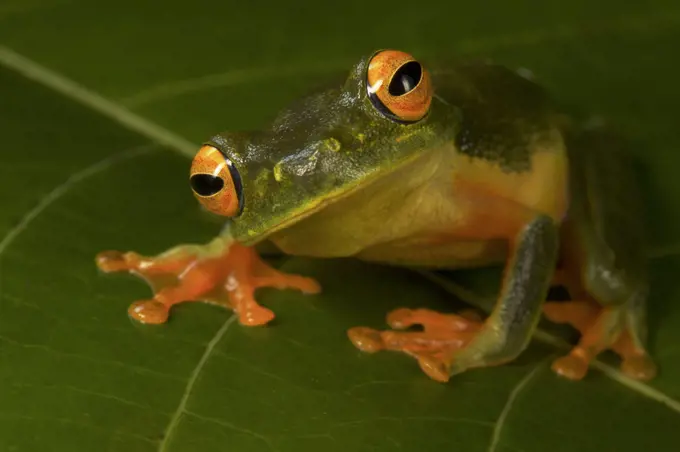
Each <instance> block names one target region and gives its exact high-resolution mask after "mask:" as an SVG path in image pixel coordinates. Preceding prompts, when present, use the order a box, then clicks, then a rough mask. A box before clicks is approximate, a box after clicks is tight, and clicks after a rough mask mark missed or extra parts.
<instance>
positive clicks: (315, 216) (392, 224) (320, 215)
mask: <svg viewBox="0 0 680 452" xmlns="http://www.w3.org/2000/svg"><path fill="white" fill-rule="evenodd" d="M370 61H371V57H367V58H364V59H362V60H361V61H360V62H359V63H358V64H357V65H356V66H355V67H354V68H353V69H352V70H351V72H350V73H349V76H348V77H347V79H346V80H345V82H344V83H342V84H339V85H338V86H336V87H333V88H330V89H326V90H322V91H319V92H317V93H314V94H311V95H310V96H308V97H306V98H304V99H302V100H300V101H299V102H297V103H295V104H294V105H292V106H291V107H289V108H287V109H284V110H283V111H282V112H281V113H280V114H279V115H278V117H277V118H276V119H275V120H274V121H273V123H272V124H270V125H269V126H268V127H266V128H265V129H263V130H262V131H259V132H254V133H249V134H243V133H222V134H219V135H216V136H214V137H213V138H211V139H210V140H208V141H207V142H206V143H205V144H206V145H207V146H210V147H212V148H215V149H217V150H218V151H219V152H221V153H222V154H223V155H224V158H225V159H228V160H229V161H230V162H231V163H233V165H234V167H235V168H236V169H237V170H238V173H239V175H240V179H241V181H242V190H243V191H242V193H241V196H242V199H243V206H242V210H241V211H240V214H239V216H238V217H236V218H233V219H231V220H230V223H229V227H228V236H229V240H232V239H233V240H235V241H236V242H237V243H238V245H237V244H234V248H233V249H232V248H230V247H228V246H223V247H222V248H218V249H217V251H215V250H213V251H212V252H210V253H204V252H197V253H194V256H195V259H193V260H192V259H191V258H189V259H188V260H186V261H182V262H184V263H185V268H181V267H182V265H179V266H178V268H174V267H173V269H172V272H175V274H176V275H177V278H176V282H175V284H178V285H179V286H180V287H185V286H186V285H191V284H198V283H195V282H188V281H185V280H183V279H182V278H183V277H184V276H183V275H185V274H192V272H188V273H187V271H186V270H187V269H189V268H193V267H192V266H198V267H199V268H213V267H214V268H219V271H217V270H215V271H211V272H207V273H206V272H204V273H201V278H198V279H197V280H199V281H201V284H203V285H204V286H205V287H208V288H210V290H213V289H215V288H216V287H220V285H228V286H229V287H230V291H229V293H230V294H231V293H233V294H238V293H242V292H243V291H239V290H238V288H239V287H244V288H247V290H246V291H247V292H248V293H249V294H250V295H249V296H250V297H251V298H252V296H251V295H252V290H251V289H252V288H253V287H254V285H253V280H252V275H250V274H249V273H248V271H244V267H243V265H240V264H239V262H237V261H234V260H230V259H229V258H228V257H227V256H229V255H230V253H232V252H234V253H236V251H238V253H240V254H244V255H247V256H250V257H248V259H249V262H255V258H254V257H253V256H252V255H250V254H248V253H249V252H247V251H245V250H246V249H249V248H247V247H250V246H253V245H257V244H259V243H262V241H264V240H266V239H269V240H271V241H272V242H273V243H274V244H275V245H276V246H277V247H278V248H279V249H281V250H282V251H283V252H285V253H288V254H293V255H305V256H315V257H344V256H354V257H357V258H360V259H366V260H370V261H379V262H385V263H389V264H394V265H407V266H419V267H428V268H446V269H455V268H460V267H475V266H480V265H488V264H492V263H505V276H504V281H503V286H502V289H501V293H500V294H499V299H498V302H497V303H496V305H495V306H494V307H493V309H491V310H490V312H489V316H488V318H487V319H485V320H484V321H481V320H479V319H476V318H474V316H469V315H468V316H466V315H455V314H450V315H444V314H439V313H433V312H421V311H413V312H410V311H407V310H406V311H405V310H397V311H395V312H394V313H392V314H391V315H388V323H390V325H391V326H392V327H393V328H396V329H403V328H408V327H410V326H411V325H417V324H420V325H423V326H424V327H425V330H424V331H423V332H407V331H384V332H379V331H376V330H372V329H370V328H364V327H360V328H357V329H353V330H351V331H350V332H349V336H350V339H351V340H352V341H353V342H354V344H355V345H356V346H357V347H359V348H361V349H364V350H366V351H376V350H379V349H390V350H401V351H404V352H406V353H408V354H410V355H413V356H415V357H416V358H417V359H418V361H419V363H420V365H421V368H422V369H423V370H424V371H425V372H426V373H427V374H428V375H430V376H431V377H432V378H434V379H436V380H439V381H446V380H448V378H449V377H450V376H451V375H455V374H457V373H460V372H463V371H465V370H467V369H470V368H475V367H483V366H489V365H497V364H502V363H505V362H508V361H510V360H512V359H514V358H515V357H516V356H517V355H518V354H519V353H521V351H522V350H523V349H524V348H525V347H526V345H527V343H528V341H529V338H530V336H531V334H532V332H533V329H534V328H535V325H536V322H537V320H538V317H539V315H540V313H541V309H542V305H543V301H544V299H545V297H546V294H547V290H548V288H549V286H550V284H551V283H553V282H555V277H554V273H555V271H556V269H558V268H557V267H558V266H559V272H560V274H561V275H563V277H562V278H561V281H560V283H562V284H564V285H566V286H567V287H568V289H569V291H570V293H571V295H572V297H573V298H574V301H573V302H572V303H571V304H564V305H555V304H552V303H551V304H549V305H548V306H546V309H545V313H546V314H547V315H548V317H549V318H552V319H554V320H556V321H560V322H568V323H571V324H573V325H574V326H575V327H576V328H578V329H580V330H581V331H582V332H583V338H582V340H581V343H580V344H579V345H578V346H577V347H576V348H575V349H574V351H573V352H572V353H571V354H570V355H569V356H567V357H565V358H563V359H561V360H560V361H558V362H556V363H555V366H554V368H555V370H556V371H557V372H558V373H560V374H561V375H564V376H566V377H569V378H575V379H578V378H582V377H583V376H584V375H585V370H586V369H587V365H588V363H589V361H590V360H591V359H593V358H594V357H595V356H596V355H597V354H598V353H599V352H601V351H603V350H605V349H608V348H613V349H614V350H616V351H617V352H619V353H620V354H621V355H622V356H623V358H624V370H626V371H628V373H629V374H630V375H631V376H634V377H636V378H651V376H653V375H654V373H655V369H654V367H653V363H652V362H651V360H650V359H649V358H648V356H647V354H646V352H645V349H644V341H645V337H644V336H645V334H644V324H645V321H644V303H645V300H646V295H647V289H646V287H647V286H646V279H645V278H646V276H645V273H644V271H643V270H642V269H643V267H644V254H643V253H642V249H643V248H642V246H643V244H642V240H641V237H642V236H641V234H640V231H641V229H640V228H639V227H638V226H639V225H638V224H637V222H636V220H635V218H631V216H633V217H634V216H635V215H636V213H628V212H626V211H625V209H623V208H622V206H624V205H625V199H627V198H628V197H629V195H630V193H629V192H627V191H621V189H622V187H621V186H620V185H619V182H618V179H620V178H621V177H623V176H626V177H628V176H629V173H628V171H630V169H627V168H626V167H625V165H624V164H619V163H617V162H620V161H621V160H617V159H618V158H619V156H618V154H616V153H610V150H609V147H608V145H607V144H606V143H597V144H596V145H595V146H594V148H592V149H590V148H589V149H586V148H585V144H586V142H587V143H589V144H592V143H591V141H588V140H585V142H584V140H583V137H584V135H580V134H578V133H574V132H572V131H569V132H566V131H565V130H564V129H562V124H563V117H562V116H561V115H558V114H557V113H555V112H554V111H553V109H552V106H551V104H550V102H549V100H548V98H547V96H546V95H545V93H544V92H543V90H542V89H541V88H540V87H538V86H537V85H535V84H534V83H532V82H530V81H528V80H526V79H524V78H522V77H520V76H518V75H516V74H515V73H514V72H512V71H510V70H508V69H506V68H503V67H500V66H496V65H491V64H485V63H470V64H459V65H455V66H451V67H446V68H437V67H434V68H433V70H432V77H431V79H432V83H433V87H434V97H433V98H432V103H431V105H430V107H429V112H428V114H427V115H426V116H425V117H424V118H422V119H421V120H419V121H417V122H414V123H408V124H405V123H402V122H398V121H395V120H394V118H391V117H388V115H385V114H383V113H381V109H379V108H376V107H375V105H374V103H373V102H372V101H371V100H370V98H369V96H368V91H369V89H368V88H369V87H368V86H367V75H366V74H367V70H370V69H369V64H370ZM426 68H427V66H426ZM565 134H566V135H565ZM565 136H569V137H573V140H572V141H571V142H570V143H569V144H570V145H571V146H573V149H568V147H567V146H565V139H564V137H565ZM580 146H584V147H583V150H579V149H580V148H579V147H580ZM612 152H613V151H612ZM612 160H613V161H612ZM601 173H606V174H605V176H604V177H602V175H601ZM570 182H571V184H570ZM631 187H634V183H633V182H631V183H630V185H629V186H628V187H623V189H624V190H633V192H634V191H635V190H634V189H633V188H631ZM208 202H209V200H207V199H206V201H205V202H204V204H206V205H207V203H208ZM613 225H616V226H613ZM619 229H622V231H620V230H619ZM560 241H561V242H562V243H561V250H562V253H561V254H559V250H560ZM178 249H182V250H183V249H184V248H181V247H180V248H178ZM564 251H568V252H564ZM179 254H182V253H179ZM185 254H186V253H184V254H182V258H183V259H184V258H186V256H185ZM170 255H174V254H173V253H170ZM107 256H108V257H111V256H114V257H115V256H119V255H116V254H105V255H103V257H104V258H106V257H107ZM163 256H166V255H161V256H159V259H162V258H163ZM612 256H614V258H613V259H612ZM210 259H212V260H213V261H214V260H215V259H217V260H220V262H222V261H221V259H223V262H224V265H225V266H224V268H223V267H220V266H217V267H215V266H213V267H211V266H210V265H208V264H204V262H205V261H206V260H210ZM166 260H167V259H166ZM100 262H106V259H103V260H101V259H100ZM153 262H154V259H149V260H148V264H147V265H151V266H152V265H153ZM100 267H101V265H100ZM105 267H106V266H105ZM107 268H108V269H109V270H111V269H114V270H128V271H134V270H135V268H134V266H127V267H126V266H125V265H117V266H116V265H113V266H111V265H109V266H108V267H107ZM163 268H168V269H169V268H170V267H167V266H165V267H163ZM248 268H249V267H248ZM137 269H138V268H137ZM246 270H247V269H246ZM267 271H268V272H269V271H270V270H267ZM193 273H196V272H193ZM612 275H613V276H612ZM299 278H300V277H299V276H296V275H278V276H277V278H276V282H275V283H272V284H273V285H279V286H282V287H283V286H292V287H297V288H299V289H301V290H304V291H308V292H312V291H314V290H316V289H318V287H315V286H313V285H310V283H309V281H305V280H300V279H299ZM608 278H609V279H608ZM206 281H208V282H209V283H208V284H206ZM270 283H271V281H270ZM234 288H236V289H234ZM163 290H164V289H163V288H158V289H157V291H156V295H155V297H154V300H155V301H154V303H161V304H163V306H164V307H165V309H166V310H167V309H169V306H171V305H172V304H174V303H177V302H179V301H180V300H179V299H178V298H177V297H175V298H173V300H172V303H170V302H168V301H167V300H165V298H163V296H162V293H163ZM253 290H254V289H253ZM180 292H181V291H180ZM186 292H187V293H190V294H191V296H192V297H193V298H192V299H201V297H205V296H206V292H205V291H201V290H188V291H186ZM175 293H177V291H175ZM230 296H231V295H230ZM251 301H252V302H253V303H254V299H252V300H251ZM251 301H249V302H248V305H249V306H252V303H251ZM224 304H225V305H227V306H231V307H234V306H236V305H237V304H235V303H234V301H233V300H231V301H228V302H225V303H224ZM154 306H156V307H157V304H154ZM602 306H606V308H605V309H602V308H601V307H602ZM260 323H262V322H260Z"/></svg>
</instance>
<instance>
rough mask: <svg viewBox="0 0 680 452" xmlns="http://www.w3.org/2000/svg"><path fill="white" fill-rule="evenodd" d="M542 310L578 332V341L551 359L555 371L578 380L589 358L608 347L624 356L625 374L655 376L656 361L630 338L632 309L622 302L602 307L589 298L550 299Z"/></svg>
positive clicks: (632, 376) (585, 368) (643, 376)
mask: <svg viewBox="0 0 680 452" xmlns="http://www.w3.org/2000/svg"><path fill="white" fill-rule="evenodd" d="M543 313H544V314H545V316H546V317H547V318H548V319H549V320H551V321H553V322H555V323H567V324H570V325H572V326H573V327H574V328H576V329H577V330H578V331H579V332H580V333H581V339H580V341H579V343H578V345H577V346H576V347H574V348H573V349H572V351H571V352H570V353H569V354H568V355H567V356H564V357H562V358H559V359H557V360H556V361H555V362H554V363H553V365H552V368H553V370H554V371H555V372H556V373H557V374H559V375H562V376H564V377H566V378H569V379H572V380H580V379H582V378H583V377H585V375H586V373H587V372H588V366H589V364H590V362H591V361H592V360H593V359H595V358H596V357H597V355H599V354H600V353H602V352H603V351H605V350H607V349H611V350H613V351H614V352H616V353H617V354H618V355H619V356H620V357H621V359H622V360H623V361H622V364H621V371H622V372H623V373H624V374H626V375H628V376H629V377H631V378H634V379H636V380H651V379H652V378H654V377H655V376H656V373H657V367H656V364H655V363H654V361H653V360H652V359H651V357H650V356H649V355H648V354H647V352H646V351H645V350H644V349H643V348H642V347H641V346H639V345H637V344H636V343H635V341H634V340H633V335H632V334H631V333H632V332H631V326H630V325H631V323H630V322H629V318H630V315H631V314H632V313H631V312H629V309H628V308H627V307H626V306H625V305H624V306H616V307H601V306H599V305H598V304H597V303H595V302H590V301H569V302H559V303H558V302H549V303H546V304H545V305H544V307H543Z"/></svg>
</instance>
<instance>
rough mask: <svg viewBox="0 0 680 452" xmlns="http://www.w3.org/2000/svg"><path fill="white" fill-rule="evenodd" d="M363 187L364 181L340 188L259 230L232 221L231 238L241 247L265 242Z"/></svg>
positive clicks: (287, 213)
mask: <svg viewBox="0 0 680 452" xmlns="http://www.w3.org/2000/svg"><path fill="white" fill-rule="evenodd" d="M365 186H366V182H365V181H364V182H359V183H356V184H354V185H353V186H352V187H341V188H339V189H337V190H335V191H333V192H331V193H329V194H328V195H327V196H324V197H322V198H319V199H317V200H316V201H315V202H312V203H309V204H307V205H305V206H304V207H303V208H301V209H297V210H293V211H289V212H286V214H285V219H281V220H279V221H275V222H273V223H272V224H265V225H262V226H263V227H262V229H260V230H253V229H250V228H248V225H246V224H245V223H240V222H238V221H234V222H233V223H232V225H231V233H232V236H233V237H234V239H236V240H237V241H238V242H239V243H242V244H243V245H246V246H253V245H255V244H257V243H259V242H262V241H264V240H266V239H267V238H269V237H270V236H271V235H272V234H275V233H276V232H278V231H281V230H283V229H286V228H288V227H290V226H292V225H294V224H295V223H299V222H300V221H302V220H304V219H305V218H307V217H309V216H310V215H313V214H315V213H317V212H319V211H320V210H323V209H324V208H326V207H327V206H328V205H330V204H333V203H335V202H337V201H339V200H340V199H342V198H345V197H347V196H350V195H351V194H352V193H354V192H356V191H357V190H358V189H359V188H361V187H365Z"/></svg>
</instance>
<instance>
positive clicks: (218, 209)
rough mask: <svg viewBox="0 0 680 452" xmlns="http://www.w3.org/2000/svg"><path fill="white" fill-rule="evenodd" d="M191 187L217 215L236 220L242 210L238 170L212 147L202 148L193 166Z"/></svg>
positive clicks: (197, 197) (190, 180)
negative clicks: (235, 217)
mask: <svg viewBox="0 0 680 452" xmlns="http://www.w3.org/2000/svg"><path fill="white" fill-rule="evenodd" d="M189 184H190V185H191V190H192V191H193V192H194V196H195V197H196V199H198V201H199V202H200V203H201V204H202V205H203V207H205V208H206V209H208V210H209V211H211V212H213V213H215V214H217V215H223V216H226V217H234V216H237V215H238V214H239V213H240V211H241V209H242V207H243V198H242V190H241V178H240V176H239V173H238V170H237V169H236V168H235V167H234V165H233V163H232V162H231V161H229V159H227V158H226V157H225V156H224V155H223V154H222V153H221V152H220V151H219V150H218V149H216V148H214V147H213V146H203V147H202V148H201V149H199V151H198V153H197V154H196V156H195V157H194V161H193V162H192V164H191V170H190V173H189Z"/></svg>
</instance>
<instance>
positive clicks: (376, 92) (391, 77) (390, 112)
mask: <svg viewBox="0 0 680 452" xmlns="http://www.w3.org/2000/svg"><path fill="white" fill-rule="evenodd" d="M366 81H367V87H368V97H369V98H370V99H371V102H372V103H373V106H374V107H375V108H376V109H377V110H378V111H380V112H381V113H382V114H384V115H385V116H387V117H389V118H391V119H394V120H396V121H399V122H405V123H411V122H415V121H418V120H420V119H422V118H423V117H424V116H425V115H426V114H427V111H428V110H429V108H430V103H431V102H432V83H431V81H430V74H429V73H428V72H427V71H426V70H425V68H424V67H423V66H422V65H421V64H420V63H419V62H418V61H416V60H415V59H414V58H413V57H412V56H411V55H409V54H408V53H404V52H400V51H398V50H383V51H380V52H378V53H376V54H375V55H374V56H373V58H371V61H370V62H369V63H368V73H367V80H366Z"/></svg>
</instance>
